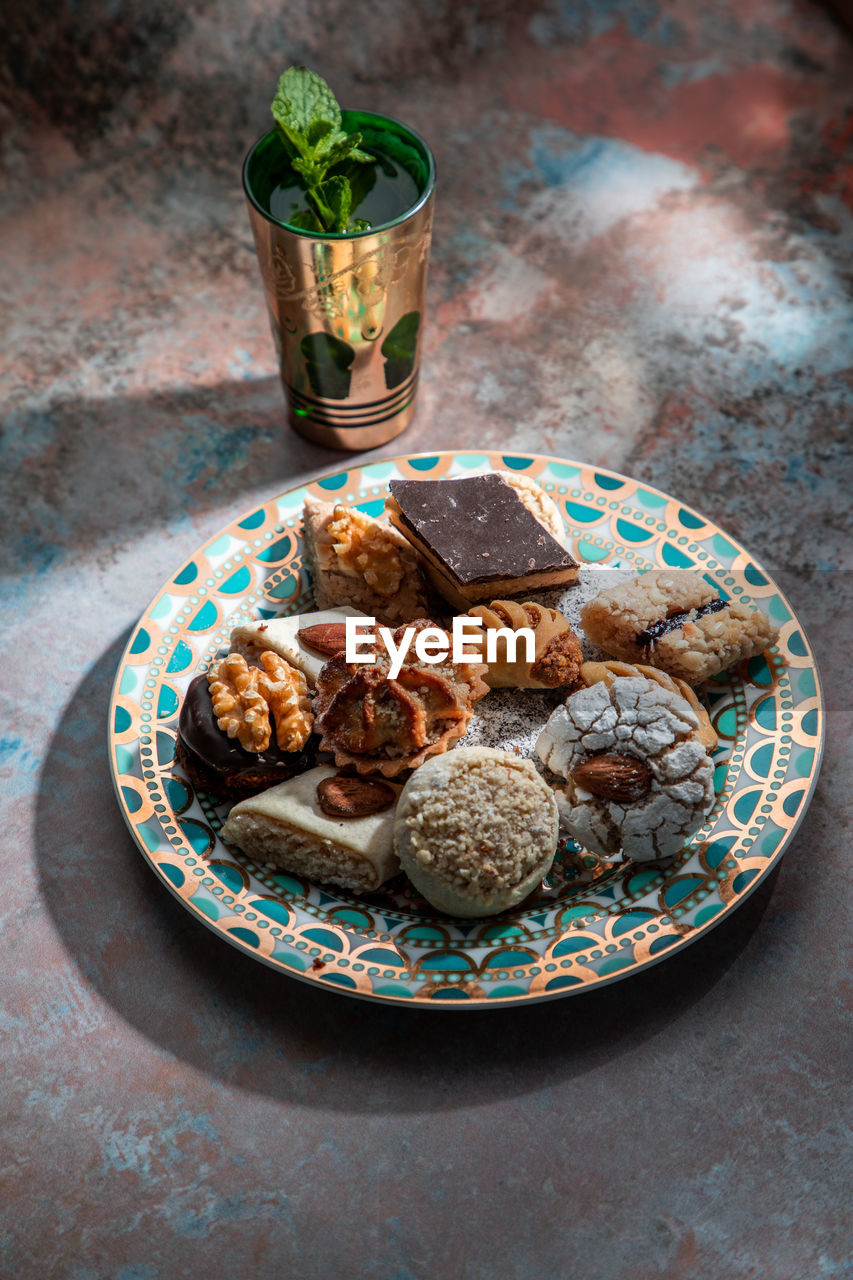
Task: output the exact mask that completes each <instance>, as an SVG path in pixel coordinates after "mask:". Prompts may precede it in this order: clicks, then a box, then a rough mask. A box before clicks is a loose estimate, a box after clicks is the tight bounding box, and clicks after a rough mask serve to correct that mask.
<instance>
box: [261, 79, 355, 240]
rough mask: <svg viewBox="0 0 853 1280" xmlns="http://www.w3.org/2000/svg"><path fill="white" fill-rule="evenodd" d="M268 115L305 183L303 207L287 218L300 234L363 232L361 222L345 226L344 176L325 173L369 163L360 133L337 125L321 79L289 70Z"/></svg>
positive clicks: (348, 194) (347, 194) (348, 197)
mask: <svg viewBox="0 0 853 1280" xmlns="http://www.w3.org/2000/svg"><path fill="white" fill-rule="evenodd" d="M270 109H271V111H272V114H273V119H274V120H275V122H276V126H277V128H278V132H279V136H280V138H281V140H282V143H283V144H284V149H285V151H286V152H287V155H288V157H289V159H290V163H291V166H292V167H293V169H294V171H295V172H296V173H298V174H299V176H300V177H301V178H302V180H303V182H304V183H305V188H306V190H305V195H306V201H307V203H308V206H309V207H308V208H307V209H304V210H299V211H298V212H296V213H294V214H293V216H292V217H290V218H289V219H288V221H289V222H290V223H292V224H293V225H294V226H297V227H300V228H301V229H302V230H303V231H319V232H323V231H334V232H338V233H341V232H346V231H365V230H367V229H368V228H369V223H367V222H365V221H364V220H363V219H362V218H356V219H354V220H353V221H352V222H350V214H351V212H352V188H351V186H350V181H349V178H347V177H346V176H345V175H342V174H329V170H330V169H333V168H334V167H335V166H337V165H342V164H344V163H348V162H355V163H358V164H370V163H372V162H373V159H374V157H373V156H371V155H368V154H367V152H366V151H362V150H361V145H360V144H361V134H360V133H346V132H345V131H344V129H343V128H342V127H341V125H342V116H341V109H340V107H339V106H338V102H337V99H336V98H335V95H334V94H333V93H332V91H331V89H330V88H329V86H328V85H327V84H326V81H325V80H324V79H323V78H322V76H318V75H317V74H316V72H314V71H309V70H308V68H307V67H288V69H287V70H286V71H285V73H284V75H283V76H282V77H281V79H280V80H279V82H278V89H277V90H276V95H275V97H274V98H273V101H272V106H271V108H270Z"/></svg>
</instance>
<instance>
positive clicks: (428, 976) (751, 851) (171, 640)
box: [109, 453, 823, 1009]
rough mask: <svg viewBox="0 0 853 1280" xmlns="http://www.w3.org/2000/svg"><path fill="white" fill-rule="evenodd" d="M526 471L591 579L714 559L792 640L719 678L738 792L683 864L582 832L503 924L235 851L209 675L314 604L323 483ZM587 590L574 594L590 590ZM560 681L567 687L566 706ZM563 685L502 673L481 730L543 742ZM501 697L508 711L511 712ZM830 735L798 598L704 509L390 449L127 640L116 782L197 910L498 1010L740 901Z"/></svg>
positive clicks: (373, 982) (220, 546) (143, 844)
mask: <svg viewBox="0 0 853 1280" xmlns="http://www.w3.org/2000/svg"><path fill="white" fill-rule="evenodd" d="M493 469H504V470H512V471H515V472H518V473H519V474H522V475H525V476H528V477H530V478H532V479H534V480H535V481H536V482H537V483H538V484H539V485H541V486H542V488H543V489H545V490H546V492H547V493H548V494H550V495H551V497H552V498H553V499H554V500H555V501H556V502H557V504H558V506H559V508H560V511H561V513H562V516H563V519H564V522H565V526H566V533H567V537H568V540H569V544H570V546H571V549H572V551H573V553H574V554H575V556H576V558H577V560H578V561H579V562H580V563H581V566H582V571H581V584H580V586H579V587H577V588H573V589H572V590H571V591H569V592H567V593H566V594H565V597H564V600H565V601H566V602H568V603H566V604H565V605H564V607H565V608H566V610H567V611H568V612H569V613H570V616H573V617H574V618H576V616H577V612H578V610H579V604H580V603H581V602H582V601H583V599H584V598H589V595H590V594H595V592H596V591H597V590H598V589H600V587H601V585H602V580H604V581H605V585H610V584H611V583H612V581H613V580H615V579H613V578H610V580H609V581H607V576H608V574H613V573H614V572H618V571H619V570H623V571H624V570H627V571H630V572H635V571H636V570H638V569H646V568H652V567H658V568H659V567H673V568H693V569H695V570H697V571H698V572H701V573H702V574H703V575H704V576H705V577H706V578H707V579H708V580H709V581H710V582H712V583H713V584H714V586H715V587H716V588H717V590H718V592H719V593H720V594H721V595H722V596H723V597H724V598H726V597H728V598H732V599H739V600H741V601H743V602H745V603H747V604H752V605H754V606H756V607H759V608H761V609H762V610H764V612H766V613H768V614H769V615H770V617H771V618H772V619H773V621H774V622H775V623H776V624H777V625H778V626H779V628H780V632H779V640H778V643H777V644H776V645H775V646H774V647H773V649H772V650H770V651H768V652H767V653H766V654H764V655H763V656H761V657H759V658H755V659H753V660H752V661H750V662H747V663H742V664H741V665H740V666H739V667H737V668H734V669H732V670H730V671H728V672H726V673H724V674H723V675H721V676H719V677H717V678H716V679H715V680H713V681H710V682H708V683H707V684H706V685H705V686H703V688H702V689H701V690H700V693H701V696H702V697H703V698H704V700H705V702H706V705H707V707H708V710H709V713H710V716H711V719H712V722H713V724H714V727H715V729H716V732H717V735H718V746H717V748H716V750H715V753H714V764H715V786H716V804H715V806H714V808H713V810H712V812H711V813H710V815H709V816H708V818H707V820H706V821H705V823H704V825H703V826H702V827H701V829H700V830H698V831H697V832H696V834H695V835H694V836H693V837H692V838H691V840H690V841H689V843H688V844H686V845H685V847H684V849H683V850H682V851H681V853H680V854H679V855H678V856H677V857H676V858H675V859H674V860H673V861H672V862H671V863H670V864H669V865H667V866H666V867H658V866H649V865H638V864H634V863H632V862H623V861H621V860H620V859H614V860H613V861H612V862H609V861H606V860H602V859H600V858H598V857H595V856H593V855H590V854H588V853H586V852H585V851H584V850H583V849H579V848H578V847H577V846H576V845H573V844H572V843H571V842H570V841H565V842H563V844H562V845H561V846H560V849H559V850H558V853H557V857H556V859H555V862H554V866H553V868H552V870H551V872H550V873H549V875H548V877H547V878H546V880H545V881H543V883H542V885H541V887H540V889H539V890H538V891H537V892H535V893H534V894H533V895H531V897H530V898H528V899H527V900H526V901H525V902H524V903H522V904H521V906H519V907H517V908H516V909H514V910H511V911H507V912H505V913H503V914H502V915H499V916H495V917H492V918H490V919H488V920H481V921H462V920H455V919H451V918H449V917H446V916H441V915H438V914H437V913H436V912H435V911H434V910H433V909H432V908H431V907H429V906H428V905H427V904H426V903H425V902H424V901H423V900H422V899H421V898H419V897H418V895H417V894H416V893H415V891H414V889H412V887H411V886H410V885H409V883H408V881H407V880H406V879H405V877H404V876H402V875H401V876H399V877H397V879H395V880H393V881H391V882H390V883H389V884H387V885H385V886H383V888H382V889H381V890H379V891H378V892H376V893H373V894H371V895H370V896H368V897H363V896H361V897H356V896H354V895H352V894H349V893H347V892H346V891H344V890H336V889H335V888H332V887H329V886H324V885H319V884H314V883H311V882H309V881H307V880H303V879H299V878H297V877H294V876H290V875H286V874H283V873H281V872H274V871H272V870H270V869H269V868H268V867H266V866H259V865H256V864H255V863H253V862H252V861H251V860H249V859H248V858H246V857H245V856H244V855H243V854H241V853H239V852H238V851H237V850H235V849H233V848H231V847H226V846H225V845H224V844H223V843H222V841H221V839H220V837H219V831H220V828H221V825H222V822H223V821H224V818H225V816H226V815H227V810H228V806H227V804H226V805H224V806H223V805H217V804H216V802H215V801H214V800H213V799H212V798H211V797H210V796H209V795H207V794H205V793H196V792H194V790H193V788H192V787H191V786H190V784H189V782H188V781H187V779H186V777H185V776H184V774H183V772H182V770H181V769H180V767H179V766H178V765H177V764H176V761H175V740H176V734H177V728H178V711H179V708H180V705H181V700H182V698H183V695H184V692H185V690H186V688H187V686H188V684H189V682H190V680H191V679H192V678H193V676H195V675H197V674H198V673H199V672H201V671H204V670H205V669H206V667H207V665H208V664H209V663H210V662H211V661H212V659H213V658H214V657H215V656H216V655H217V654H219V653H220V652H224V651H225V650H226V649H227V645H228V637H229V634H230V632H231V630H232V628H233V627H234V626H235V625H236V624H237V623H238V622H241V621H244V620H246V619H250V618H256V619H263V618H270V617H273V616H276V615H278V614H289V613H297V612H299V611H300V610H303V611H304V610H305V609H310V608H311V607H312V601H311V584H310V580H309V576H308V573H307V571H306V569H305V567H304V564H303V548H302V539H301V515H302V504H303V501H304V499H305V497H306V495H307V494H309V493H310V494H315V495H317V496H319V497H322V498H325V499H336V500H339V501H341V502H346V503H348V504H350V505H355V506H358V507H360V508H361V509H362V510H364V511H367V512H368V513H370V514H376V513H378V512H380V511H381V510H382V507H383V500H384V497H385V494H386V491H387V485H388V481H389V480H392V479H395V478H400V477H402V478H414V479H418V480H424V479H436V480H437V479H439V478H442V477H448V476H464V475H473V474H477V473H479V472H483V471H488V470H493ZM573 600H574V604H573V603H572V601H573ZM548 699H550V705H549V703H548ZM557 700H559V695H558V694H556V693H552V692H548V693H546V694H539V693H536V692H531V691H526V690H506V691H503V690H495V691H493V692H492V693H490V694H489V695H488V697H487V698H486V699H484V700H483V703H482V704H480V706H478V714H477V715H475V717H474V720H473V721H472V726H473V727H474V736H473V738H472V736H471V734H470V731H469V735H468V737H466V742H468V741H471V740H476V741H484V742H489V744H490V745H494V746H500V745H505V746H506V747H507V748H511V747H513V746H520V749H521V750H524V751H525V752H526V753H527V754H532V744H533V743H534V742H535V739H536V736H537V735H538V732H539V729H540V728H541V725H542V723H543V722H544V719H545V718H547V715H548V713H549V710H550V706H552V705H555V702H556V701H557ZM487 704H491V707H492V710H491V711H490V710H489V706H488V705H487ZM822 741H823V707H822V702H821V692H820V685H819V680H818V674H817V669H816V666H815V662H814V658H813V656H812V652H811V649H810V647H809V644H808V641H807V639H806V636H805V633H804V631H803V628H802V627H801V625H800V623H799V622H798V620H797V618H796V617H795V616H794V614H793V612H792V610H791V608H790V605H789V604H788V603H787V601H786V600H785V598H784V597H783V596H782V594H781V593H780V592H779V590H778V589H777V587H776V586H775V584H774V583H773V582H772V580H771V579H770V577H769V576H768V574H767V573H766V572H764V571H763V570H762V569H761V568H760V566H759V565H757V564H756V563H755V562H754V560H753V559H752V558H751V557H750V555H749V554H748V553H747V552H746V551H745V550H744V549H743V548H742V547H740V546H738V545H737V543H735V542H734V541H733V540H732V539H731V538H729V537H728V536H727V535H726V534H725V533H723V532H722V531H721V530H720V529H718V528H717V526H716V525H714V524H713V523H712V522H710V521H709V520H706V519H705V517H704V516H701V515H699V514H698V513H697V512H695V511H693V510H691V509H690V508H688V507H685V506H683V505H682V504H681V503H679V502H678V501H677V500H676V499H674V498H669V497H667V496H666V495H665V494H663V493H660V492H658V491H657V490H654V489H650V488H648V487H647V486H645V485H642V484H640V483H638V482H637V481H634V480H630V479H627V478H626V477H624V476H620V475H616V474H614V473H612V472H609V471H603V470H601V469H597V468H593V467H587V466H584V465H582V464H580V463H575V462H568V461H561V460H559V459H556V458H547V457H541V456H534V457H506V456H503V455H500V454H470V453H465V454H460V453H440V454H434V455H430V456H426V455H424V456H411V457H404V458H397V459H394V460H384V461H381V462H374V463H370V464H368V465H366V466H361V467H354V468H352V469H351V470H349V471H341V472H338V473H336V474H335V475H331V476H326V477H324V478H322V479H319V480H316V481H313V482H312V483H311V484H308V485H305V486H303V487H300V488H297V489H293V490H291V491H290V492H288V493H284V494H282V495H280V496H279V497H277V498H272V499H270V501H269V502H267V503H266V504H265V505H264V506H262V507H259V508H258V509H257V510H256V511H251V512H248V513H247V514H245V515H242V516H241V517H239V518H238V519H236V520H235V521H234V522H233V524H230V525H228V527H227V528H225V529H224V530H223V531H222V532H221V533H220V534H218V535H217V536H216V537H215V538H213V539H211V540H210V542H208V543H207V544H206V545H205V546H203V547H201V548H200V549H199V550H198V551H197V552H196V553H195V554H194V555H193V556H192V558H191V559H190V560H188V561H187V563H186V564H184V565H183V566H182V567H181V568H180V569H179V570H178V571H177V573H176V574H175V575H174V577H173V578H172V579H171V580H170V581H169V582H167V583H166V585H165V586H164V587H163V589H162V591H160V593H159V595H157V597H156V598H155V600H154V601H153V602H152V603H151V605H150V606H149V608H148V609H147V610H146V612H145V614H144V616H143V617H142V619H141V621H140V622H139V625H138V626H137V628H136V630H135V632H134V634H133V636H132V638H131V640H130V643H129V645H128V647H127V650H126V652H125V654H124V657H123V658H122V661H121V665H120V667H119V670H118V674H117V677H116V682H115V688H114V691H113V697H112V705H111V708H110V731H109V751H110V763H111V769H112V776H113V780H114V784H115V789H116V794H117V796H118V800H119V804H120V806H121V809H122V812H123V814H124V817H125V819H126V821H127V824H128V826H129V828H130V831H131V833H132V835H133V838H134V840H135V841H136V843H137V844H138V846H139V849H140V850H141V852H142V854H143V855H144V857H145V858H146V859H147V861H148V862H149V864H150V866H151V867H152V869H153V871H154V872H155V874H156V875H157V876H158V878H159V879H160V880H161V881H162V882H163V884H164V885H165V886H166V887H167V888H168V889H169V890H171V892H172V893H173V894H175V895H176V897H178V898H179V899H180V901H181V902H182V903H183V904H184V906H185V907H186V908H187V910H188V911H190V912H192V913H193V914H194V915H195V916H196V917H197V918H198V919H199V920H201V921H202V922H203V923H204V924H206V925H207V926H208V927H209V928H211V929H212V930H214V931H215V932H216V933H217V934H219V936H220V937H222V938H223V939H224V940H225V941H227V942H230V943H231V944H232V945H233V946H235V947H238V948H239V949H240V950H241V951H244V952H245V953H246V954H247V955H250V956H254V957H255V958H256V959H258V960H261V961H263V962H264V963H265V964H267V965H270V966H272V967H273V968H276V969H280V970H281V971H282V973H285V974H288V975H290V976H292V977H296V978H299V979H301V980H303V981H305V982H309V983H313V984H315V985H317V986H320V987H325V988H328V989H331V990H335V991H340V992H346V993H347V994H350V995H354V996H360V997H363V998H365V999H369V1000H375V1001H380V1002H386V1003H392V1004H393V1003H396V1004H408V1005H417V1006H421V1007H423V1006H433V1007H440V1008H466V1009H470V1008H477V1007H479V1008H486V1007H496V1006H498V1005H507V1004H521V1003H529V1002H531V1001H539V1000H548V999H552V998H555V997H559V996H566V995H571V994H573V993H576V992H581V991H586V990H589V989H591V988H594V987H597V986H601V985H602V984H603V983H607V982H613V981H616V980H617V979H621V978H627V977H630V976H631V975H632V974H635V973H638V972H640V971H641V970H642V969H644V968H647V967H648V966H650V965H652V964H655V963H656V962H658V961H659V960H661V959H662V958H665V957H671V956H674V955H676V954H677V953H678V952H679V951H680V950H681V949H682V948H683V947H685V946H686V945H688V944H689V943H690V942H692V941H693V940H694V939H695V938H698V937H699V936H701V935H702V934H703V933H705V932H706V931H707V930H709V929H710V928H712V927H713V926H714V925H715V924H717V923H718V922H719V921H720V920H722V919H723V918H724V917H725V916H726V915H727V914H728V913H729V912H731V911H733V910H734V909H735V908H736V907H737V906H738V904H739V903H740V902H742V901H743V899H744V898H745V897H746V896H747V895H748V894H749V893H751V892H752V890H754V889H755V888H756V886H757V885H758V884H759V883H760V882H761V880H762V879H763V878H764V877H765V876H766V875H767V873H768V872H769V871H770V869H771V867H773V865H774V864H775V863H776V862H777V861H778V859H779V858H780V856H781V855H782V853H783V851H784V849H785V848H786V846H787V845H788V843H789V842H790V840H791V837H792V836H793V834H794V831H795V830H796V827H797V825H798V823H799V821H800V820H801V818H802V816H803V814H804V812H805V810H806V807H807V805H808V802H809V799H810V797H811V793H812V790H813V787H814V784H815V781H816V778H817V772H818V768H819V764H820V756H821V747H822Z"/></svg>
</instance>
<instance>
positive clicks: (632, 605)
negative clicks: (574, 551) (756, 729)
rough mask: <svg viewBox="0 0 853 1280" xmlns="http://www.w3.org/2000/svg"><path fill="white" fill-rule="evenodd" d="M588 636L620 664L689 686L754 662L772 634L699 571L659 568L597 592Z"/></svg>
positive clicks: (589, 608) (586, 620) (765, 621)
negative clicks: (633, 665)
mask: <svg viewBox="0 0 853 1280" xmlns="http://www.w3.org/2000/svg"><path fill="white" fill-rule="evenodd" d="M581 622H582V624H583V628H584V631H585V633H586V636H587V638H588V639H590V640H591V641H592V642H593V643H594V644H597V645H600V646H601V648H602V649H604V650H605V652H606V653H609V654H612V655H613V657H614V658H621V659H622V661H623V662H640V663H648V665H649V666H652V667H659V668H660V669H661V670H662V671H667V672H669V674H670V675H671V676H677V677H678V678H679V679H681V680H686V681H687V683H688V684H701V683H702V681H703V680H707V679H708V678H709V677H710V676H714V675H717V673H718V672H720V671H725V670H727V669H728V668H729V667H733V666H734V665H735V663H737V662H742V661H743V660H744V659H745V658H754V657H756V656H757V655H758V654H759V653H763V651H764V650H765V649H767V648H769V647H770V645H772V644H775V642H776V639H777V637H778V634H779V630H778V628H777V627H775V626H774V625H773V623H772V622H771V621H770V619H769V618H768V617H767V615H766V614H764V613H761V612H760V610H758V609H750V608H748V607H747V606H746V605H745V604H741V603H739V602H738V601H735V600H724V599H722V598H721V597H720V595H719V594H718V592H717V591H715V589H714V587H712V586H711V584H710V583H709V582H708V581H706V579H705V578H704V577H703V576H702V574H701V573H698V572H694V571H693V570H691V569H685V570H675V571H674V570H672V569H659V570H655V571H652V572H651V573H642V574H639V575H638V576H637V577H636V578H633V579H630V580H629V581H628V582H621V583H619V584H618V585H617V586H615V587H608V588H607V590H605V591H601V592H599V594H598V595H597V596H596V597H595V599H594V600H590V602H589V604H587V605H585V606H584V609H583V611H582V613H581Z"/></svg>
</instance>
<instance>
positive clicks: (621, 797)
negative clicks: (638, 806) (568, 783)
mask: <svg viewBox="0 0 853 1280" xmlns="http://www.w3.org/2000/svg"><path fill="white" fill-rule="evenodd" d="M572 778H573V779H574V781H575V784H576V785H577V786H579V787H582V788H583V790H584V791H589V792H591V793H592V795H594V796H601V798H602V799H603V800H613V801H614V802H615V803H616V804H635V803H636V802H637V800H642V798H643V796H646V795H648V793H649V791H650V790H651V787H652V771H651V769H650V768H649V766H648V765H647V764H646V762H645V760H638V759H637V757H636V756H628V755H623V754H622V752H621V751H605V752H603V753H602V754H601V755H600V756H590V758H589V760H584V762H583V764H579V765H578V767H577V768H576V769H573V770H572Z"/></svg>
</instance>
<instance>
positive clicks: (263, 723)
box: [207, 649, 314, 754]
mask: <svg viewBox="0 0 853 1280" xmlns="http://www.w3.org/2000/svg"><path fill="white" fill-rule="evenodd" d="M258 660H259V662H260V664H261V666H260V668H258V667H250V666H249V665H248V663H247V662H246V659H245V658H244V657H243V655H242V654H240V653H229V654H228V656H227V657H225V658H220V660H219V661H218V662H214V664H213V666H212V667H211V668H210V670H209V671H208V673H207V682H208V686H209V688H210V697H211V701H212V703H213V713H214V715H215V716H216V723H217V724H218V725H219V728H220V729H222V731H223V732H224V733H226V734H227V735H228V737H229V738H236V739H237V741H238V742H239V743H240V746H241V747H242V748H243V750H244V751H254V752H255V753H258V754H259V753H260V752H262V751H266V750H267V748H268V747H269V745H270V737H271V736H272V724H271V721H270V712H272V715H273V717H274V719H275V728H276V743H277V745H278V747H279V750H281V751H301V750H302V748H303V747H304V746H305V743H306V742H307V741H308V738H309V736H310V733H311V729H312V728H313V725H314V717H313V715H312V713H311V701H310V698H309V696H308V685H307V683H306V681H305V677H304V675H303V674H302V672H301V671H297V670H296V669H295V668H294V667H291V666H290V664H289V663H287V662H285V661H284V659H283V658H281V657H279V655H278V654H277V653H273V652H272V651H271V650H269V649H266V650H264V652H263V653H261V654H260V657H259V659H258Z"/></svg>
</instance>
